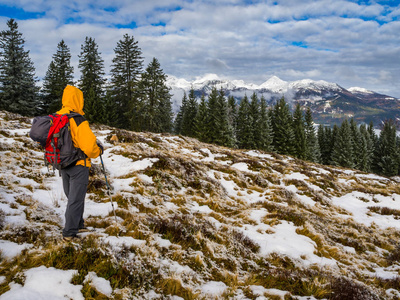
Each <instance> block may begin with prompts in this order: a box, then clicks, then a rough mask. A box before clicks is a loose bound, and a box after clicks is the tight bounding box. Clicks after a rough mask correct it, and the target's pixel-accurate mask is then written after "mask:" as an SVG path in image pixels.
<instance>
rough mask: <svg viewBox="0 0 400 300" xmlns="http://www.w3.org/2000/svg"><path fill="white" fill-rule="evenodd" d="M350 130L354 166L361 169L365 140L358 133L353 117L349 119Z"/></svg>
mask: <svg viewBox="0 0 400 300" xmlns="http://www.w3.org/2000/svg"><path fill="white" fill-rule="evenodd" d="M350 130H351V139H352V148H353V156H354V157H353V162H354V168H356V169H359V170H361V165H362V162H361V161H362V159H363V157H362V153H363V152H366V149H365V147H366V141H365V140H364V139H363V136H362V135H361V133H360V130H359V128H358V126H357V123H356V121H355V120H354V118H351V119H350Z"/></svg>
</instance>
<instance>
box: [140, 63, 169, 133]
mask: <svg viewBox="0 0 400 300" xmlns="http://www.w3.org/2000/svg"><path fill="white" fill-rule="evenodd" d="M166 80H167V76H166V75H165V74H164V71H163V70H162V69H161V66H160V63H159V62H158V60H157V59H156V58H153V60H152V61H151V62H150V63H149V65H148V67H147V68H146V71H145V72H144V73H143V74H142V78H141V80H140V82H139V85H138V88H139V90H140V106H141V111H142V114H141V115H140V116H137V118H138V119H140V120H141V124H142V130H146V131H152V132H171V131H172V126H173V123H172V116H173V114H172V103H171V94H170V93H169V90H170V89H169V88H168V87H167V85H166ZM136 113H137V110H136V106H135V107H134V111H133V113H132V116H133V115H135V114H136Z"/></svg>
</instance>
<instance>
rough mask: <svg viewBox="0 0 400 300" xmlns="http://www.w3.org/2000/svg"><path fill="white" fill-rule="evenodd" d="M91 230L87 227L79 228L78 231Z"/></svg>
mask: <svg viewBox="0 0 400 300" xmlns="http://www.w3.org/2000/svg"><path fill="white" fill-rule="evenodd" d="M90 231H93V230H91V229H89V228H87V227H83V228H79V230H78V233H83V232H90Z"/></svg>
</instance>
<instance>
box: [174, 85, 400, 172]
mask: <svg viewBox="0 0 400 300" xmlns="http://www.w3.org/2000/svg"><path fill="white" fill-rule="evenodd" d="M174 132H175V133H176V134H182V135H185V136H190V137H194V138H197V139H199V140H201V141H203V142H207V143H213V144H217V145H222V146H227V147H234V148H241V149H259V150H263V151H266V152H275V153H279V154H285V155H291V156H294V157H297V158H299V159H302V160H306V161H311V162H316V163H321V164H325V165H333V166H341V167H346V168H354V169H359V170H361V171H365V172H374V173H377V174H382V175H386V176H394V175H400V139H399V138H398V137H397V135H396V124H395V122H394V121H393V120H388V121H386V122H384V124H383V126H382V130H381V132H380V134H379V135H377V134H376V132H375V130H374V126H373V124H372V123H370V124H369V125H368V126H367V125H366V124H361V125H358V124H357V123H356V121H355V120H354V119H353V118H351V119H350V120H347V119H346V120H344V121H343V122H342V123H341V125H340V126H338V125H334V126H333V127H330V126H323V125H319V126H318V127H315V124H314V121H313V117H312V112H311V109H310V108H305V109H304V108H302V107H301V106H300V104H297V105H296V106H295V108H294V109H293V112H292V110H291V108H290V106H289V104H288V103H287V102H286V101H285V99H284V98H283V97H282V98H281V99H280V100H278V101H277V102H276V104H275V105H273V106H271V107H269V106H268V105H267V101H266V99H265V98H264V97H261V99H259V98H258V96H257V94H256V93H253V95H252V96H251V97H250V99H249V98H248V96H247V95H245V96H244V97H243V98H242V99H241V100H240V102H239V104H237V102H236V100H235V99H234V97H233V96H229V97H226V96H225V94H224V91H223V90H220V91H218V90H217V89H216V88H213V89H212V91H211V93H210V95H209V97H208V99H206V98H205V96H204V95H203V96H202V97H201V99H200V101H199V102H198V101H197V99H196V96H195V92H194V90H193V89H192V90H191V91H190V92H189V95H186V94H184V96H183V98H182V105H181V107H180V109H179V112H178V114H177V116H176V118H175V121H174Z"/></svg>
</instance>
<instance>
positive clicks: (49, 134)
mask: <svg viewBox="0 0 400 300" xmlns="http://www.w3.org/2000/svg"><path fill="white" fill-rule="evenodd" d="M77 117H80V118H83V116H82V115H80V114H78V113H70V114H65V115H58V114H53V115H48V116H41V117H36V118H34V119H33V122H32V127H31V130H30V132H29V136H30V137H31V139H32V140H34V141H35V142H39V143H40V145H41V146H42V147H43V148H44V150H45V153H44V161H45V164H46V166H47V167H49V165H51V166H53V171H54V170H56V169H57V170H61V169H63V168H66V167H68V166H70V165H72V164H74V163H76V162H77V161H78V160H81V159H85V158H86V155H85V154H84V153H83V151H82V150H81V149H79V148H76V147H75V146H74V143H73V141H72V136H71V130H70V125H69V119H70V118H77Z"/></svg>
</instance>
